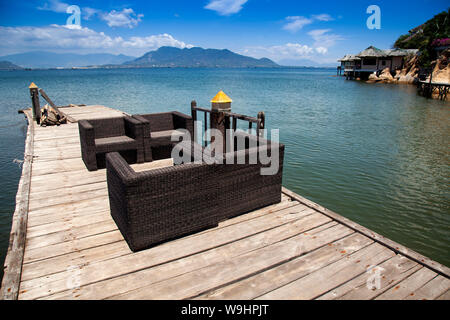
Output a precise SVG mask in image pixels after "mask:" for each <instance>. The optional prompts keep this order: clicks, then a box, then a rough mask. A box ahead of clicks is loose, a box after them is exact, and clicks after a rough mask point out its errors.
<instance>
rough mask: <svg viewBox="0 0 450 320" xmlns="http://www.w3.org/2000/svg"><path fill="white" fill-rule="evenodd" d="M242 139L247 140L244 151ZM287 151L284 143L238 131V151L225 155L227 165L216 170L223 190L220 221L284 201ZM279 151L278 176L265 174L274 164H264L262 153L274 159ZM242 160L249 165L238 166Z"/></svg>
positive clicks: (236, 149) (220, 200) (235, 140)
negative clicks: (282, 199) (265, 170)
mask: <svg viewBox="0 0 450 320" xmlns="http://www.w3.org/2000/svg"><path fill="white" fill-rule="evenodd" d="M238 137H240V138H241V139H242V138H243V140H244V141H245V144H244V146H243V147H241V148H239V145H238V144H237V140H238ZM284 148H285V147H284V145H283V144H277V143H273V142H271V141H270V140H266V139H262V138H260V139H257V137H256V136H254V135H249V134H247V133H240V132H235V139H234V150H235V151H234V152H230V153H226V154H224V155H223V162H224V163H225V165H219V166H218V167H217V171H216V174H217V180H218V183H219V186H218V187H219V189H220V192H219V200H218V202H219V203H220V206H221V210H220V214H219V221H223V220H227V219H230V218H233V217H235V216H238V215H241V214H243V213H246V212H249V211H253V210H256V209H259V208H263V207H266V206H269V205H272V204H276V203H279V202H280V201H281V189H282V178H283V161H284ZM275 152H276V153H278V159H279V162H278V165H277V166H276V167H275V170H276V173H275V174H270V175H263V174H261V170H262V169H263V168H266V169H267V168H268V167H270V164H263V163H262V161H261V159H260V154H261V153H262V154H266V155H267V156H269V157H270V156H272V153H275ZM240 158H241V159H245V164H238V161H239V160H238V159H240ZM252 158H253V159H257V162H256V164H252V162H251V160H250V159H252ZM227 163H234V164H227Z"/></svg>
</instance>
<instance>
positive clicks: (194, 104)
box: [191, 100, 197, 142]
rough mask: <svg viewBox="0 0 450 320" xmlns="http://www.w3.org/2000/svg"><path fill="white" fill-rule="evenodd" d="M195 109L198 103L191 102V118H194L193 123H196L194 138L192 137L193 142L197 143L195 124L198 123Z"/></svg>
mask: <svg viewBox="0 0 450 320" xmlns="http://www.w3.org/2000/svg"><path fill="white" fill-rule="evenodd" d="M195 108H197V101H195V100H192V101H191V117H192V122H193V123H194V136H193V137H192V140H193V141H195V142H197V125H196V124H195V122H196V121H197V110H195Z"/></svg>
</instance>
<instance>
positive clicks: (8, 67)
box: [0, 61, 23, 70]
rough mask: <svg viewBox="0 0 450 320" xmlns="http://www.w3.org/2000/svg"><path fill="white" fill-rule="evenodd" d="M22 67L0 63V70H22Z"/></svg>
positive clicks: (6, 62)
mask: <svg viewBox="0 0 450 320" xmlns="http://www.w3.org/2000/svg"><path fill="white" fill-rule="evenodd" d="M22 69H23V68H22V67H19V66H17V65H15V64H14V63H11V62H9V61H0V70H22Z"/></svg>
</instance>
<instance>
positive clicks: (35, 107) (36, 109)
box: [29, 82, 41, 124]
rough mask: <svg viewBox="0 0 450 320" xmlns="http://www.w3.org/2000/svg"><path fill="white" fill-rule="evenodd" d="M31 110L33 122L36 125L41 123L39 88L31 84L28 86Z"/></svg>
mask: <svg viewBox="0 0 450 320" xmlns="http://www.w3.org/2000/svg"><path fill="white" fill-rule="evenodd" d="M29 89H30V97H31V110H32V111H33V121H36V122H37V124H39V123H40V122H41V105H40V104H39V88H38V86H37V85H35V84H34V82H32V83H31V84H30V87H29Z"/></svg>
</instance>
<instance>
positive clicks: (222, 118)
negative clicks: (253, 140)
mask: <svg viewBox="0 0 450 320" xmlns="http://www.w3.org/2000/svg"><path fill="white" fill-rule="evenodd" d="M231 102H233V100H231V99H230V97H228V96H227V95H226V94H225V93H224V92H223V91H220V92H219V93H218V94H217V95H216V96H215V97H214V98H213V99H212V100H211V109H212V110H211V116H210V126H211V129H217V130H219V131H220V133H221V134H222V137H223V153H226V150H227V143H228V142H229V139H228V137H227V136H226V132H227V129H230V117H229V116H227V115H226V114H225V113H227V112H231ZM212 142H214V139H213V138H211V143H212Z"/></svg>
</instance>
